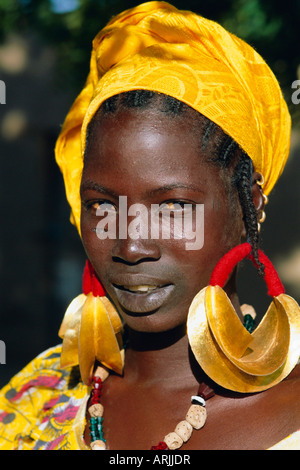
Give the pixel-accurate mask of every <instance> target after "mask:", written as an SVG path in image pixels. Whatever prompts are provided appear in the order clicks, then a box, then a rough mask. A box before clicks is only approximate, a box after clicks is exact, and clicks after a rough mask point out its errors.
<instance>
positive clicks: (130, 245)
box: [112, 238, 161, 264]
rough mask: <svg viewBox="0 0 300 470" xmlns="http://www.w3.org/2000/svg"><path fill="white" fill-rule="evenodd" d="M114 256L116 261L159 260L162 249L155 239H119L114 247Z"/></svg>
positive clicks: (132, 262)
mask: <svg viewBox="0 0 300 470" xmlns="http://www.w3.org/2000/svg"><path fill="white" fill-rule="evenodd" d="M112 257H113V259H114V260H115V261H121V262H123V263H127V264H137V263H140V262H142V261H157V260H159V259H160V257H161V250H160V247H159V245H158V244H157V243H156V241H155V240H143V239H140V238H139V239H137V240H132V239H130V238H127V239H124V240H121V239H118V240H116V243H115V245H114V246H113V248H112Z"/></svg>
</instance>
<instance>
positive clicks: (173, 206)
mask: <svg viewBox="0 0 300 470" xmlns="http://www.w3.org/2000/svg"><path fill="white" fill-rule="evenodd" d="M191 207H192V204H191V203H187V202H184V201H168V202H164V203H163V204H161V205H160V206H159V211H160V212H174V213H180V214H182V213H183V212H186V211H187V210H190V209H191Z"/></svg>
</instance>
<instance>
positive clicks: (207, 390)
mask: <svg viewBox="0 0 300 470" xmlns="http://www.w3.org/2000/svg"><path fill="white" fill-rule="evenodd" d="M214 394H215V392H214V391H213V389H212V388H211V387H209V386H208V385H206V384H205V383H204V382H202V384H200V385H199V389H198V395H199V397H202V398H204V400H208V399H209V398H211V397H213V396H214Z"/></svg>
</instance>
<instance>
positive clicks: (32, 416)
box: [0, 345, 300, 450]
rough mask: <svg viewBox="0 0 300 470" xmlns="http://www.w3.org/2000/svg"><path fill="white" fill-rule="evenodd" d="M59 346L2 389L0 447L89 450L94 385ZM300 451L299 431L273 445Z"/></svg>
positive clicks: (30, 365) (10, 448)
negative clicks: (63, 362)
mask: <svg viewBox="0 0 300 470" xmlns="http://www.w3.org/2000/svg"><path fill="white" fill-rule="evenodd" d="M60 353H61V346H60V345H59V346H56V347H53V348H50V349H48V350H47V351H45V352H44V353H42V354H40V355H39V356H38V357H36V358H35V359H34V360H33V361H32V362H30V363H29V364H28V365H27V366H26V367H25V368H24V369H23V370H22V371H21V372H19V373H18V374H17V375H16V376H15V377H14V378H13V379H12V380H11V381H10V382H9V384H8V385H6V386H5V387H4V388H3V389H2V391H1V393H0V450H88V449H89V447H87V446H86V445H85V443H84V440H83V433H84V429H85V426H86V418H85V413H86V403H87V400H88V398H89V395H90V389H89V387H87V386H86V385H84V384H83V383H82V382H81V380H80V374H79V370H78V368H76V367H73V368H70V369H65V370H62V369H60ZM271 449H274V450H277V449H278V450H281V449H286V450H291V449H294V450H300V430H299V431H297V432H295V433H293V434H292V435H290V436H288V437H287V438H286V439H284V440H283V441H281V442H280V443H278V444H276V445H275V446H273V447H272V448H271Z"/></svg>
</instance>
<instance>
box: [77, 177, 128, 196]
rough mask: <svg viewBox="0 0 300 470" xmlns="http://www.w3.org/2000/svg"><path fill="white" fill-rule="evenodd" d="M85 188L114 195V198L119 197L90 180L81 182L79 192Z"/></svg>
mask: <svg viewBox="0 0 300 470" xmlns="http://www.w3.org/2000/svg"><path fill="white" fill-rule="evenodd" d="M86 190H92V191H97V192H98V193H102V194H108V195H109V196H111V197H114V198H118V197H119V195H118V194H117V193H116V192H114V191H112V190H111V189H109V188H107V187H106V186H103V185H102V184H99V183H96V182H95V181H92V180H86V181H84V182H83V183H82V184H81V186H80V193H82V192H83V191H86Z"/></svg>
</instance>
